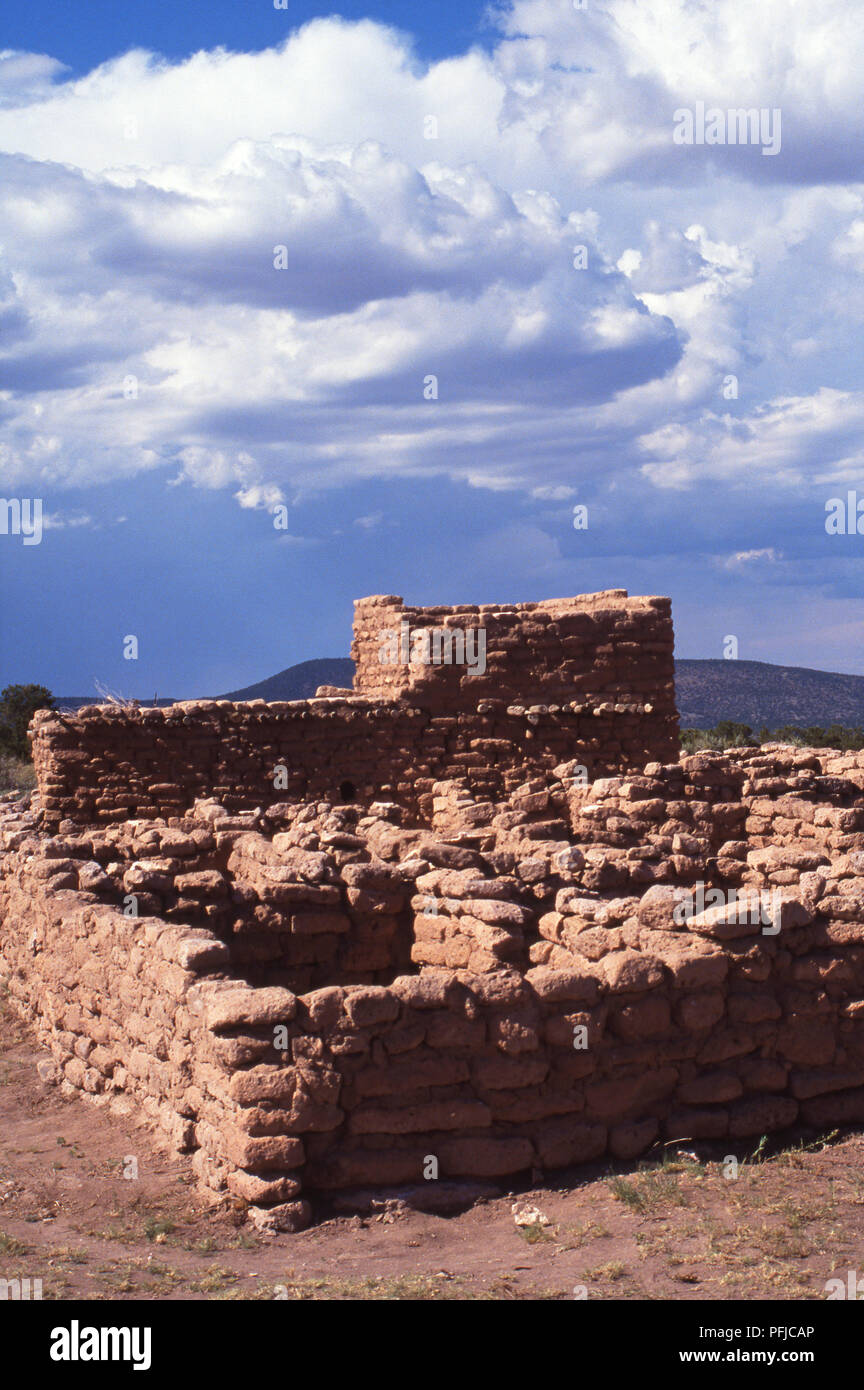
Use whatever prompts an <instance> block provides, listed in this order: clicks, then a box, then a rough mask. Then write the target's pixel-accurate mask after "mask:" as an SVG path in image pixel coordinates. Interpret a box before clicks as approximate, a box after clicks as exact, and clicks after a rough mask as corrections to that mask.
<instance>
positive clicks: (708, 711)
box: [57, 656, 864, 734]
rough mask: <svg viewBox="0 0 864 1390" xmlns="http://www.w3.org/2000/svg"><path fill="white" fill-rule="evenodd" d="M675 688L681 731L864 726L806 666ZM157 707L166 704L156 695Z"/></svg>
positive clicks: (85, 700)
mask: <svg viewBox="0 0 864 1390" xmlns="http://www.w3.org/2000/svg"><path fill="white" fill-rule="evenodd" d="M353 680H354V662H353V661H352V660H351V658H350V657H348V656H334V657H323V658H321V659H320V660H317V661H301V662H300V663H299V665H297V666H289V667H287V669H286V670H284V671H280V672H279V673H278V675H275V676H270V677H269V678H268V679H267V680H263V681H258V682H257V683H256V684H255V685H247V686H244V688H243V689H242V690H230V691H228V693H227V694H225V695H220V696H219V697H218V698H219V699H221V700H308V699H309V698H310V697H311V696H313V695H314V694H315V691H316V690H317V689H318V686H319V685H338V686H349V687H350V686H351V684H352V683H353ZM675 688H676V693H677V698H678V709H679V711H680V714H681V727H682V728H683V729H712V728H713V727H714V725H715V724H717V723H718V721H719V720H721V719H734V720H736V721H737V722H739V723H742V724H749V725H750V726H751V727H752V728H753V730H754V731H755V732H756V733H757V734H758V732H759V730H760V729H761V728H763V727H764V728H768V729H778V728H781V727H782V726H783V725H784V724H797V725H799V726H801V727H805V728H806V727H807V726H808V725H811V724H818V725H821V726H823V727H825V726H827V725H829V724H843V725H845V726H846V727H847V728H854V727H856V726H857V725H864V676H844V675H841V674H840V673H839V672H834V671H814V670H810V669H809V668H807V667H804V666H773V665H771V664H770V663H769V662H767V661H723V660H706V661H689V660H682V661H676V662H675ZM57 703H58V706H59V707H60V709H69V710H75V709H80V707H81V706H82V705H92V704H95V703H98V700H97V699H96V698H95V697H94V696H93V695H88V696H74V697H71V698H66V697H63V698H59V699H58V701H57ZM159 704H160V705H170V704H173V701H172V700H160V701H159Z"/></svg>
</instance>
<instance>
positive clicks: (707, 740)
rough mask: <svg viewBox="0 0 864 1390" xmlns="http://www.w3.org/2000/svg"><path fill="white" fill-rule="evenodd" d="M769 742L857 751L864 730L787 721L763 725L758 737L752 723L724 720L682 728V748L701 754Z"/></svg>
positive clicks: (862, 740) (863, 735) (685, 750)
mask: <svg viewBox="0 0 864 1390" xmlns="http://www.w3.org/2000/svg"><path fill="white" fill-rule="evenodd" d="M765 743H791V744H792V745H793V746H795V747H797V748H840V749H845V750H847V751H853V750H856V749H861V748H864V729H862V728H860V727H856V728H854V729H848V728H845V727H844V726H843V725H842V724H830V725H829V726H828V727H827V728H823V727H821V726H820V725H817V724H813V725H810V726H809V727H808V728H801V727H799V726H798V725H797V724H784V725H783V727H782V728H779V729H775V730H774V731H773V732H772V731H771V730H770V729H767V728H765V727H764V726H763V727H762V728H761V729H760V730H759V735H758V737H756V736H754V734H753V730H752V729H751V728H750V725H749V724H738V723H736V722H735V721H734V720H732V719H721V720H720V721H719V723H718V724H716V725H715V727H714V728H713V729H682V730H681V747H682V748H683V750H684V752H685V753H698V752H700V751H701V750H702V749H705V748H710V749H714V750H716V751H722V750H723V749H724V748H739V747H741V746H742V745H744V744H753V745H756V746H761V745H762V744H765Z"/></svg>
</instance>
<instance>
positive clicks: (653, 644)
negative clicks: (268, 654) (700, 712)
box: [31, 590, 678, 826]
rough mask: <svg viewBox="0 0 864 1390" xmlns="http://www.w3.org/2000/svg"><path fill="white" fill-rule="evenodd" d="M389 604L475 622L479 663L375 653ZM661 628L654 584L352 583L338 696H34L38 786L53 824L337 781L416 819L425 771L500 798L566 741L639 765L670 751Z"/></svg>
mask: <svg viewBox="0 0 864 1390" xmlns="http://www.w3.org/2000/svg"><path fill="white" fill-rule="evenodd" d="M403 619H407V620H408V621H409V623H410V624H411V625H412V626H413V627H420V628H424V629H428V628H436V627H441V626H444V625H450V626H452V625H454V624H455V625H457V626H458V625H459V624H462V625H467V626H469V627H473V628H475V629H476V628H477V627H478V626H482V627H483V629H484V631H485V632H486V634H487V656H486V660H487V669H486V673H485V675H483V676H475V675H471V674H469V673H468V672H467V671H466V668H465V667H458V666H427V667H423V666H419V667H418V666H417V665H416V664H412V665H410V666H387V665H384V664H382V663H381V661H380V660H379V654H380V650H381V643H382V633H383V632H384V631H386V630H387V629H388V627H390V628H398V627H399V625H400V623H401V622H402V620H403ZM673 645H674V641H673V632H672V620H671V615H670V608H669V600H668V599H663V598H633V599H629V598H627V597H626V594H625V593H624V591H623V590H610V591H609V592H608V593H602V594H593V595H592V594H589V595H582V596H580V597H579V598H576V599H566V600H563V599H562V600H554V601H549V602H545V603H537V604H519V605H513V606H511V607H509V608H508V607H502V608H493V607H491V606H487V607H470V606H465V607H462V608H456V609H453V608H424V609H421V608H405V607H404V606H403V605H402V603H401V600H399V599H396V598H388V597H383V598H382V597H377V598H374V597H373V598H369V599H363V600H361V601H360V602H359V603H358V604H357V605H356V615H355V638H354V646H353V649H352V650H353V654H354V657H355V660H356V662H357V674H356V678H355V687H356V689H355V693H354V695H353V696H350V697H347V696H343V697H332V698H322V699H314V700H302V701H292V702H283V703H269V704H268V703H265V702H264V701H263V700H253V701H249V702H247V703H232V702H230V701H225V700H219V701H216V700H198V701H186V702H183V703H180V704H177V705H174V706H172V707H170V708H166V709H124V708H118V707H116V706H115V707H112V706H105V705H102V706H91V707H88V708H86V709H83V710H81V711H79V712H78V713H77V714H74V715H68V714H63V715H56V714H52V713H50V712H48V711H43V712H40V713H39V714H37V715H36V717H35V719H34V721H33V724H32V727H31V738H32V744H33V758H34V763H35V766H36V773H37V778H38V786H39V804H40V806H41V808H42V810H43V813H44V815H45V818H46V822H48V823H50V824H53V825H55V826H59V825H60V824H61V823H62V822H64V821H69V822H74V823H75V824H76V825H78V826H87V825H99V824H110V823H121V822H123V821H125V820H128V819H130V818H146V817H151V816H166V817H170V816H176V815H179V814H180V813H182V812H183V811H185V810H188V809H189V808H190V807H191V806H192V804H193V803H194V802H195V801H196V800H197V799H199V798H202V797H208V796H215V797H217V798H218V799H219V800H220V802H221V803H222V804H223V805H224V806H225V807H226V808H228V809H229V810H231V811H242V810H252V809H255V808H256V807H261V808H266V807H268V806H270V805H273V804H276V803H278V802H280V801H283V800H285V799H286V798H288V799H291V798H294V799H301V798H302V799H310V798H316V797H323V798H326V799H329V800H331V801H335V800H339V799H340V789H343V788H344V787H345V784H350V787H349V788H348V790H347V793H346V794H347V796H348V798H349V799H351V798H352V797H356V798H357V799H359V800H361V801H363V802H365V803H367V804H368V803H370V802H372V801H374V800H381V799H383V800H393V801H396V802H398V803H399V804H400V805H401V806H403V807H405V808H406V809H407V810H409V811H410V812H411V813H412V815H414V816H416V817H419V818H421V819H424V820H426V821H428V820H429V817H430V816H431V813H432V787H433V784H434V783H435V782H436V781H446V780H448V779H453V778H463V779H465V780H466V781H467V784H468V786H469V787H470V789H471V790H472V791H473V792H474V793H475V794H476V795H478V796H480V797H481V798H492V799H502V798H503V797H505V796H507V795H508V794H509V793H510V792H511V791H513V790H514V789H515V787H517V786H518V785H519V783H520V782H522V781H524V778H525V776H526V775H528V774H530V772H531V771H532V770H534V771H537V772H543V771H551V769H552V768H553V767H555V765H556V764H557V763H560V762H561V761H563V760H564V759H565V758H577V759H578V760H579V761H580V762H581V763H583V764H584V766H585V767H586V768H587V769H588V771H589V772H590V773H591V774H592V775H594V776H597V775H601V774H604V773H608V772H613V771H619V770H623V769H626V768H634V769H636V768H641V767H643V766H644V765H645V763H646V762H648V761H650V760H651V759H655V760H658V759H659V760H660V761H667V760H668V759H670V758H674V757H675V756H676V755H677V732H678V721H677V714H676V711H675V703H674V664H673ZM279 766H284V767H285V768H286V769H287V776H286V777H285V778H284V779H283V780H281V781H277V779H276V776H275V773H276V769H277V768H278V767H279ZM352 789H353V790H352Z"/></svg>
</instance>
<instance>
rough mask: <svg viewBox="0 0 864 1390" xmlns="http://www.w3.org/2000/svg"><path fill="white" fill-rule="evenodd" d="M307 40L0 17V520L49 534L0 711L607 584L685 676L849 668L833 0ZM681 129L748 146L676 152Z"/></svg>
mask: <svg viewBox="0 0 864 1390" xmlns="http://www.w3.org/2000/svg"><path fill="white" fill-rule="evenodd" d="M340 13H341V16H342V17H341V18H339V17H338V16H337V17H333V16H331V11H330V10H329V8H328V7H318V6H315V5H311V4H302V3H299V0H298V3H292V4H291V7H290V10H288V11H276V10H274V8H273V7H272V5H268V4H265V3H263V0H262V3H260V4H259V3H257V2H256V0H244V3H242V4H238V3H232V4H229V3H196V2H195V0H192V2H191V3H189V4H186V5H184V6H182V7H176V8H175V7H173V6H166V5H164V4H148V3H144V4H137V5H135V6H132V7H124V6H117V5H116V4H108V3H102V2H101V0H88V2H87V3H84V2H83V0H81V3H69V4H66V5H63V6H61V7H57V6H55V5H53V4H52V5H48V4H47V3H35V4H31V5H30V6H29V7H28V8H27V10H26V12H24V13H22V14H20V15H10V16H4V18H3V20H2V22H0V496H2V497H3V498H6V499H10V498H22V499H34V498H38V499H41V501H42V503H43V507H44V512H45V515H46V518H47V522H46V528H45V531H44V534H43V537H42V541H41V543H40V544H39V545H33V546H25V545H24V544H23V538H22V537H20V536H15V535H4V534H0V596H2V602H0V685H5V684H8V683H11V682H18V681H31V680H32V681H40V682H42V683H44V684H46V685H48V686H49V687H50V688H51V689H53V690H54V691H55V692H57V693H61V694H88V693H93V692H94V691H95V688H96V685H95V683H96V682H99V683H101V684H102V685H104V686H105V687H107V688H109V689H111V690H116V691H118V692H121V693H123V694H126V695H130V696H137V697H139V698H148V697H150V696H152V695H153V694H154V693H157V694H159V695H174V696H178V697H182V696H191V695H194V694H218V693H220V692H221V691H224V690H227V689H234V688H238V687H240V686H242V685H245V684H248V683H251V682H252V681H254V680H257V679H261V678H263V677H266V676H268V675H271V674H273V673H274V672H275V671H277V670H281V669H282V668H283V667H285V666H288V665H291V664H293V663H294V662H297V661H302V660H306V659H308V658H310V657H315V656H334V655H341V654H346V653H347V651H348V645H349V642H350V626H351V614H352V606H351V605H352V600H353V599H354V598H356V597H359V596H360V595H363V594H367V593H381V592H397V593H402V594H404V595H405V597H406V599H407V600H409V601H410V602H415V603H435V602H445V603H459V602H472V601H473V602H477V601H479V602H493V601H501V602H512V601H518V600H522V599H529V598H538V599H539V598H547V597H555V596H559V595H564V594H573V593H580V592H588V591H591V590H596V589H602V588H610V587H625V588H628V589H629V590H630V591H631V592H633V593H665V594H670V595H671V596H672V599H673V614H674V618H675V625H676V633H677V641H678V654H679V655H680V656H690V657H709V656H714V657H716V656H720V655H722V654H723V644H724V640H725V638H726V637H727V636H728V635H734V636H736V637H737V639H738V643H739V655H740V656H741V657H743V658H749V659H753V660H764V661H774V662H780V663H788V664H800V665H807V666H821V667H823V668H825V669H831V670H838V671H851V672H857V671H860V670H861V660H862V641H861V633H862V621H864V596H862V588H861V552H862V545H864V535H858V534H857V533H853V534H848V535H829V534H828V533H827V532H826V528H825V516H826V510H825V509H826V503H828V501H829V499H831V498H832V497H837V496H841V497H843V498H846V496H847V494H848V493H849V491H850V490H851V491H854V490H855V489H856V488H857V494H858V495H859V496H860V497H861V499H862V502H864V466H862V460H864V390H862V385H861V351H860V346H859V345H860V342H861V330H862V319H864V292H862V272H864V190H862V163H864V133H862V130H861V125H860V120H859V119H858V108H859V105H860V78H859V76H858V74H859V73H860V70H861V65H862V62H864V51H862V50H864V38H862V35H861V33H860V25H859V23H858V19H857V8H856V6H855V5H854V4H853V3H851V0H825V4H824V5H823V6H821V7H820V8H819V11H818V13H817V12H816V11H814V9H813V7H812V6H811V5H810V4H809V3H804V0H765V3H764V5H762V6H760V9H759V11H758V12H755V11H754V12H751V13H749V14H748V16H747V22H746V23H745V22H744V18H743V16H742V12H741V10H740V5H739V4H738V3H737V0H717V2H716V3H715V4H712V5H711V6H710V7H708V8H706V7H705V6H704V5H702V4H701V3H697V2H696V0H657V3H656V4H654V5H652V6H651V7H650V8H647V7H645V6H644V4H639V3H637V0H595V3H593V4H592V5H591V6H590V8H589V10H588V11H587V12H576V11H574V9H573V7H572V5H570V4H569V3H566V0H515V2H514V3H505V4H502V5H500V6H499V7H498V10H497V18H495V19H490V18H488V17H487V18H484V13H485V7H483V6H480V5H472V4H464V3H461V4H455V3H449V4H447V3H445V4H439V5H436V6H429V5H422V6H421V5H415V4H412V3H408V2H407V0H402V3H400V4H398V5H396V4H392V5H373V4H364V5H360V4H353V5H350V6H349V5H344V6H342V8H341V11H340ZM394 22H395V23H398V26H399V28H398V31H397V30H394V29H393V28H391V27H389V26H391V25H392V24H393V23H394ZM699 103H702V104H703V106H706V107H708V108H709V109H711V108H712V107H713V108H715V109H716V110H718V111H720V112H721V113H722V112H725V111H726V110H727V109H731V108H753V109H756V110H758V111H763V110H764V111H765V112H766V119H769V118H771V113H773V112H776V111H780V112H781V114H782V142H781V148H780V149H779V152H778V153H777V154H775V155H771V154H767V155H766V154H763V153H762V148H761V147H760V145H759V144H758V143H757V144H750V145H746V146H745V145H733V144H731V143H728V142H727V143H719V144H714V145H699V144H693V145H681V144H677V143H676V142H675V140H674V138H673V129H674V126H675V112H676V111H678V110H680V109H685V110H695V109H696V107H697V105H698V104H699ZM766 129H767V127H766ZM580 248H581V250H580ZM277 262H278V268H277ZM433 379H434V380H433ZM579 504H584V505H586V506H587V507H588V527H587V529H585V530H579V531H577V530H575V529H574V526H573V509H574V507H575V506H576V505H579ZM280 509H281V510H280ZM862 511H864V508H862ZM280 520H285V526H281V527H279V528H278V529H277V526H276V525H274V522H277V521H280ZM862 525H864V522H862ZM128 635H135V636H136V637H137V638H138V644H139V649H138V659H137V661H128V660H125V659H124V657H123V646H124V638H125V637H127V636H128Z"/></svg>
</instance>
